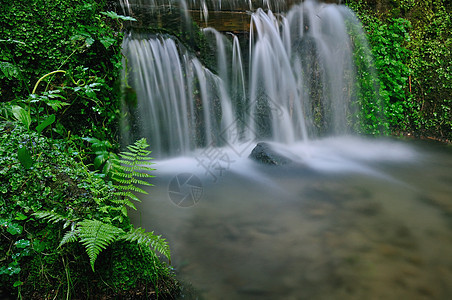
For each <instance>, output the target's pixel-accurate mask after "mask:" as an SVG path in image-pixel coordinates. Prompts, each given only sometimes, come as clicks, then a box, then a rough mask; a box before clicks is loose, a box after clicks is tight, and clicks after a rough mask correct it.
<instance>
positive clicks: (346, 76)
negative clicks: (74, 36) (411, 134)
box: [121, 0, 452, 300]
mask: <svg viewBox="0 0 452 300" xmlns="http://www.w3.org/2000/svg"><path fill="white" fill-rule="evenodd" d="M136 1H137V3H141V4H143V5H145V4H147V5H148V6H150V7H151V10H153V11H154V10H160V11H165V12H168V11H169V12H170V13H169V15H170V16H168V18H166V16H165V15H163V16H158V17H156V20H152V21H155V22H154V23H153V25H152V27H153V28H154V27H155V26H157V25H159V24H173V23H174V22H173V17H174V15H177V17H179V16H180V17H181V18H180V20H179V22H181V23H183V26H182V25H181V28H182V27H184V28H185V29H186V27H187V26H188V25H187V24H190V21H188V18H189V15H190V13H193V12H190V11H188V9H187V8H191V9H193V8H196V5H198V10H197V11H196V12H195V13H201V14H203V15H204V17H207V15H208V12H210V11H211V10H212V9H218V8H219V7H232V6H233V5H235V4H237V3H238V4H240V5H243V3H245V4H246V6H247V7H248V6H249V3H251V4H252V8H253V10H252V12H250V13H249V16H248V18H249V20H250V21H249V23H248V24H247V25H246V26H244V27H246V28H247V29H249V31H248V32H246V33H243V32H234V33H224V32H219V31H217V30H216V29H213V28H205V29H203V30H202V36H203V37H205V38H206V40H207V41H209V43H208V46H209V47H210V48H211V49H216V53H215V55H214V56H213V57H207V59H206V57H205V56H203V54H202V53H197V51H200V52H201V49H199V48H196V49H197V50H196V51H192V52H190V50H189V48H190V45H188V44H187V40H180V39H178V38H176V37H174V36H170V35H169V34H167V33H166V34H162V32H169V30H168V31H167V30H160V31H158V32H160V33H159V34H155V33H154V34H150V33H142V31H143V30H139V33H137V31H133V30H131V32H129V33H127V34H126V37H125V40H124V45H123V48H124V55H125V57H126V58H127V59H126V60H125V66H126V67H125V73H124V77H125V82H126V83H127V84H125V87H124V91H125V95H126V97H125V98H126V101H125V105H124V111H123V112H124V115H125V116H126V117H127V118H126V119H125V121H126V122H125V123H124V125H123V126H122V127H123V128H122V129H123V136H124V139H125V143H131V142H134V140H136V139H138V138H141V137H146V138H147V140H148V142H149V144H150V145H151V150H152V151H153V155H154V157H156V158H158V159H156V160H155V161H154V162H155V164H154V165H153V166H154V167H155V168H156V171H153V174H154V175H156V177H155V178H153V179H152V183H153V184H154V185H155V186H154V187H152V188H150V189H149V193H150V196H149V197H147V198H144V199H142V200H143V202H142V203H139V204H138V205H137V208H138V212H139V213H136V212H131V218H132V221H133V222H134V223H136V224H137V225H139V226H144V227H145V228H148V229H150V230H155V232H157V233H159V234H162V235H164V236H165V237H166V238H167V240H168V242H169V244H170V247H171V252H172V263H173V267H174V269H175V271H176V273H177V275H178V276H179V278H181V279H182V280H184V281H188V282H190V283H192V285H193V287H194V288H193V289H185V290H184V293H185V294H184V295H183V298H184V299H200V298H203V299H259V300H263V299H269V300H270V299H271V300H274V299H344V300H345V299H346V300H350V299H390V300H392V299H394V300H396V299H450V298H451V296H452V288H451V286H450V278H452V256H451V255H450V253H451V252H450V249H451V248H452V231H451V227H450V218H451V216H452V205H451V197H450V195H452V189H451V185H450V182H452V174H451V172H450V170H451V169H452V153H451V151H450V149H448V148H443V147H439V146H437V147H431V146H432V145H421V146H419V145H413V144H410V143H406V142H402V141H394V140H389V139H381V138H380V139H378V138H374V139H365V138H362V137H357V136H356V135H355V136H353V135H352V134H353V133H354V132H359V131H360V129H359V126H360V125H362V124H363V123H365V122H363V121H362V120H360V118H359V117H360V116H361V113H360V111H359V109H358V108H360V109H369V110H376V111H378V110H379V109H380V108H379V105H378V101H379V100H378V98H377V97H375V98H374V96H373V95H375V91H374V90H373V87H372V84H369V85H368V86H367V88H369V89H370V90H372V91H370V90H365V92H362V90H360V87H361V86H360V80H361V79H362V78H359V76H361V75H363V76H370V75H367V74H371V73H372V72H371V69H372V67H371V65H369V64H368V62H369V61H370V60H371V57H370V55H369V53H370V51H369V49H368V48H366V42H365V37H364V36H363V35H362V29H361V28H360V26H359V22H358V21H357V20H356V18H355V16H354V15H353V13H352V12H351V11H350V10H348V9H347V8H346V7H345V6H342V5H336V4H324V3H319V2H316V1H313V0H306V1H305V2H303V3H301V4H295V5H293V6H292V7H291V8H290V9H288V10H287V12H285V13H284V11H286V8H287V7H289V5H288V3H291V1H288V2H284V1H281V0H274V1H267V0H263V1H243V3H242V2H240V3H239V1H236V0H229V1H204V0H202V1H195V0H193V1H188V2H187V3H185V2H179V1H171V0H159V1H157V0H155V1H153V0H149V1H145V0H136ZM121 3H122V4H124V8H125V10H126V11H136V10H138V9H139V5H137V4H136V3H135V4H133V5H132V1H130V3H129V1H127V0H121ZM125 4H127V5H129V4H130V6H127V5H125ZM176 4H177V5H178V6H179V8H178V9H181V10H182V12H180V13H176V14H174V13H173V11H171V9H169V8H168V6H169V5H176ZM259 5H260V7H261V8H267V10H266V11H264V10H263V9H261V8H257V9H255V10H254V8H256V7H259ZM269 7H272V8H276V7H279V9H280V10H278V9H277V10H276V11H278V13H273V12H272V10H268V8H269ZM281 8H283V9H281ZM247 9H248V8H247ZM153 13H154V12H153ZM212 15H213V14H212ZM170 19H171V20H170ZM235 28H236V27H235ZM185 29H184V30H185ZM187 32H188V31H181V33H180V34H179V35H178V36H179V37H182V36H184V35H185V34H187ZM349 32H354V34H355V35H353V36H352V37H350V36H349V34H348V33H349ZM198 33H199V34H200V33H201V32H198ZM198 33H196V34H198ZM196 34H195V35H191V38H193V37H194V36H196ZM188 35H189V36H190V33H189V34H188ZM245 39H246V40H245ZM358 50H359V51H361V52H359V53H358V52H357V51H358ZM209 59H210V60H209ZM354 62H359V64H360V65H359V66H354ZM358 67H359V68H364V70H361V72H359V71H360V70H359V68H358ZM367 79H368V80H370V81H371V78H367ZM364 94H365V95H366V97H365V98H363V97H362V95H364ZM365 124H367V123H365ZM367 125H369V124H367ZM261 140H265V141H267V145H270V146H271V147H270V150H271V151H274V152H270V154H274V153H276V155H282V156H283V158H284V159H285V161H289V163H287V164H285V165H280V166H269V165H265V164H262V163H258V162H256V161H254V160H252V159H249V158H248V155H249V154H250V152H251V150H252V148H253V147H255V146H256V143H257V142H259V141H261ZM256 148H257V147H256ZM192 290H195V291H194V292H190V291H192Z"/></svg>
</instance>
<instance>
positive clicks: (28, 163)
mask: <svg viewBox="0 0 452 300" xmlns="http://www.w3.org/2000/svg"><path fill="white" fill-rule="evenodd" d="M17 158H18V159H19V161H20V164H21V165H22V166H23V167H24V168H25V169H27V170H28V169H30V168H31V167H32V166H33V158H32V157H31V154H30V152H29V151H28V149H27V148H26V147H21V148H19V149H17Z"/></svg>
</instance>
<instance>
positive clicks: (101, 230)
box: [78, 220, 124, 271]
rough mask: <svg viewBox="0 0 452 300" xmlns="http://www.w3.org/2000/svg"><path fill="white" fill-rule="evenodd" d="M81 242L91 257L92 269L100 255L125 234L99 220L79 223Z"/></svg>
mask: <svg viewBox="0 0 452 300" xmlns="http://www.w3.org/2000/svg"><path fill="white" fill-rule="evenodd" d="M78 225H79V236H80V242H81V243H82V244H83V245H84V246H85V249H86V253H87V254H88V256H89V260H90V263H91V268H92V269H93V271H94V263H95V261H96V258H97V256H98V255H99V253H100V252H101V251H102V250H103V249H105V248H106V247H107V246H108V245H110V244H111V243H112V242H114V241H115V240H116V239H117V237H118V235H120V234H122V233H124V231H123V230H122V229H121V228H118V227H116V226H113V225H111V224H107V223H103V222H101V221H98V220H83V221H82V222H80V223H78Z"/></svg>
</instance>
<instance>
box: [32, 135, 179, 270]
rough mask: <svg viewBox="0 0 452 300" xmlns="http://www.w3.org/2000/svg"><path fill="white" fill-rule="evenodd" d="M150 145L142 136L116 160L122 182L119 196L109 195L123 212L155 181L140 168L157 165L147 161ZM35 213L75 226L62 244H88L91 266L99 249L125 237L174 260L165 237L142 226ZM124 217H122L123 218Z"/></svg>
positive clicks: (116, 176)
mask: <svg viewBox="0 0 452 300" xmlns="http://www.w3.org/2000/svg"><path fill="white" fill-rule="evenodd" d="M147 147H149V145H148V144H147V142H146V139H141V140H139V141H137V142H135V144H133V145H130V146H128V147H127V148H128V150H129V151H127V152H122V153H121V154H120V156H121V159H116V160H114V168H113V169H112V173H113V175H112V178H113V180H115V181H116V182H118V185H114V187H115V188H116V189H118V191H117V192H115V193H114V194H115V195H117V196H118V199H108V200H109V201H110V202H112V203H114V204H119V205H120V210H121V212H122V213H123V214H124V215H125V216H127V210H126V207H131V208H134V209H136V208H135V205H134V204H133V203H132V202H131V201H130V200H133V201H140V200H139V199H138V197H137V196H135V195H134V194H133V192H140V193H145V194H147V192H146V191H144V190H143V189H141V188H140V187H138V186H137V185H138V184H141V185H147V186H149V185H151V184H150V183H148V182H146V181H144V180H142V179H138V178H150V177H153V176H151V175H149V174H146V173H141V172H140V171H151V170H153V169H151V168H149V167H146V166H144V165H143V164H144V163H146V162H147V161H149V159H150V157H149V154H150V153H151V152H150V151H148V150H146V148H147ZM99 204H100V205H102V206H103V208H101V210H102V209H106V210H107V212H108V211H109V210H117V209H118V207H115V206H110V205H108V203H106V201H102V202H99ZM33 215H34V216H36V217H38V218H40V219H45V220H48V221H50V222H53V223H56V222H62V223H63V224H64V225H63V227H64V228H67V227H69V226H70V227H71V229H70V230H69V231H67V232H66V233H65V235H64V236H63V238H62V240H61V242H60V244H59V246H58V247H61V246H63V245H65V244H66V243H70V242H76V241H79V242H80V243H81V244H83V246H84V247H85V250H86V253H87V254H88V256H89V258H90V264H91V268H92V269H93V271H94V263H95V261H96V259H97V257H98V255H99V253H100V252H101V251H102V250H104V249H105V248H106V247H107V246H109V245H110V244H111V243H112V242H114V241H119V240H125V241H129V242H136V243H138V244H139V245H142V246H145V247H152V248H153V249H154V250H155V251H158V252H160V253H161V254H163V255H164V256H165V257H166V258H168V260H170V250H169V246H168V244H167V243H166V241H165V240H164V239H163V238H162V237H161V236H157V235H155V234H154V233H153V232H145V230H144V229H142V228H133V227H132V228H130V230H128V231H126V230H124V229H122V228H120V227H118V226H115V225H113V224H111V223H110V219H104V220H96V219H95V220H89V219H83V220H79V219H69V218H67V217H64V216H62V215H59V214H57V213H55V212H51V211H40V212H36V213H34V214H33ZM121 220H122V219H121Z"/></svg>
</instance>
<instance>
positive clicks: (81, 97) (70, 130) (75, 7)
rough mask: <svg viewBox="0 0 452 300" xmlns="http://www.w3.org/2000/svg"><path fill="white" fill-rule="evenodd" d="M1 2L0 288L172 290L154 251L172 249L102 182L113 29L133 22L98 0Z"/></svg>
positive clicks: (110, 111) (35, 291)
mask: <svg viewBox="0 0 452 300" xmlns="http://www.w3.org/2000/svg"><path fill="white" fill-rule="evenodd" d="M3 6H5V7H8V9H5V10H2V11H1V12H0V17H1V18H0V26H1V27H2V36H1V38H0V79H1V81H0V97H1V101H2V102H1V106H0V118H1V120H0V233H1V234H0V260H1V262H2V264H1V265H0V280H1V281H0V290H1V291H3V292H4V291H9V292H11V293H12V294H15V295H17V296H18V297H19V298H27V299H41V298H43V299H50V298H53V299H60V298H63V297H66V298H70V297H71V295H77V297H80V298H104V297H105V295H110V296H112V297H114V296H119V297H121V295H123V294H124V292H123V291H122V290H128V291H127V293H129V294H130V293H132V295H133V291H134V290H135V289H137V290H140V292H141V290H142V289H145V290H146V291H147V294H146V295H150V294H151V293H155V292H157V291H158V290H164V289H162V288H161V286H162V285H164V286H171V287H172V288H168V289H166V290H165V291H166V292H168V293H174V292H175V291H176V289H177V287H176V286H175V285H174V279H173V277H172V274H171V272H170V270H169V268H168V267H167V265H166V264H165V263H163V262H161V261H160V260H159V259H158V257H157V255H156V252H155V251H156V250H157V251H159V252H160V253H161V254H163V255H165V256H167V257H168V258H169V254H170V253H169V248H168V245H167V243H166V241H165V240H164V239H162V238H161V237H160V236H157V235H155V234H154V233H153V232H145V231H144V230H143V229H141V228H137V229H135V228H133V226H132V225H130V223H129V219H128V217H127V213H126V204H128V203H129V202H130V199H129V198H121V197H120V196H118V194H119V193H120V192H126V191H127V190H128V188H125V189H123V190H121V191H119V190H117V187H118V186H119V184H118V186H116V187H115V185H114V184H113V183H112V182H111V181H108V178H110V177H111V174H113V172H121V170H120V169H119V168H118V170H113V160H114V159H118V156H117V155H116V154H115V151H116V150H117V148H118V146H117V143H116V139H117V136H116V135H117V134H116V132H117V126H116V125H117V120H118V114H119V109H118V107H119V103H120V92H119V84H118V78H119V76H118V75H119V73H120V68H121V55H120V45H121V40H122V34H121V33H120V32H119V31H120V29H121V27H122V22H123V21H131V20H129V19H127V17H123V16H120V15H117V14H116V13H114V12H105V13H101V10H102V9H103V8H104V7H105V1H103V0H101V1H93V0H75V1H67V0H56V1H53V2H49V1H46V0H36V1H32V2H30V3H28V2H27V3H25V2H23V1H22V2H21V1H19V2H17V1H11V0H6V1H3V2H2V7H3ZM82 137H83V138H82ZM87 145H90V146H92V150H93V152H89V151H86V150H85V148H86V146H87ZM142 145H143V146H146V147H147V146H148V145H147V144H146V143H145V142H144V143H142ZM146 153H147V152H146ZM91 161H94V164H92V165H91V164H87V162H91ZM129 162H130V161H127V163H129ZM121 163H122V161H121V160H119V162H118V164H121ZM88 167H94V169H102V171H103V173H104V174H98V173H95V172H92V170H89V168H88ZM136 170H137V171H136V172H135V173H139V172H138V171H139V168H137V169H136ZM129 180H131V182H132V181H135V179H133V177H129ZM77 241H78V242H77ZM95 264H96V265H97V267H96V272H93V271H94V266H95ZM127 266H133V267H130V268H129V267H127ZM132 272H133V273H132ZM173 288H174V289H173Z"/></svg>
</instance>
